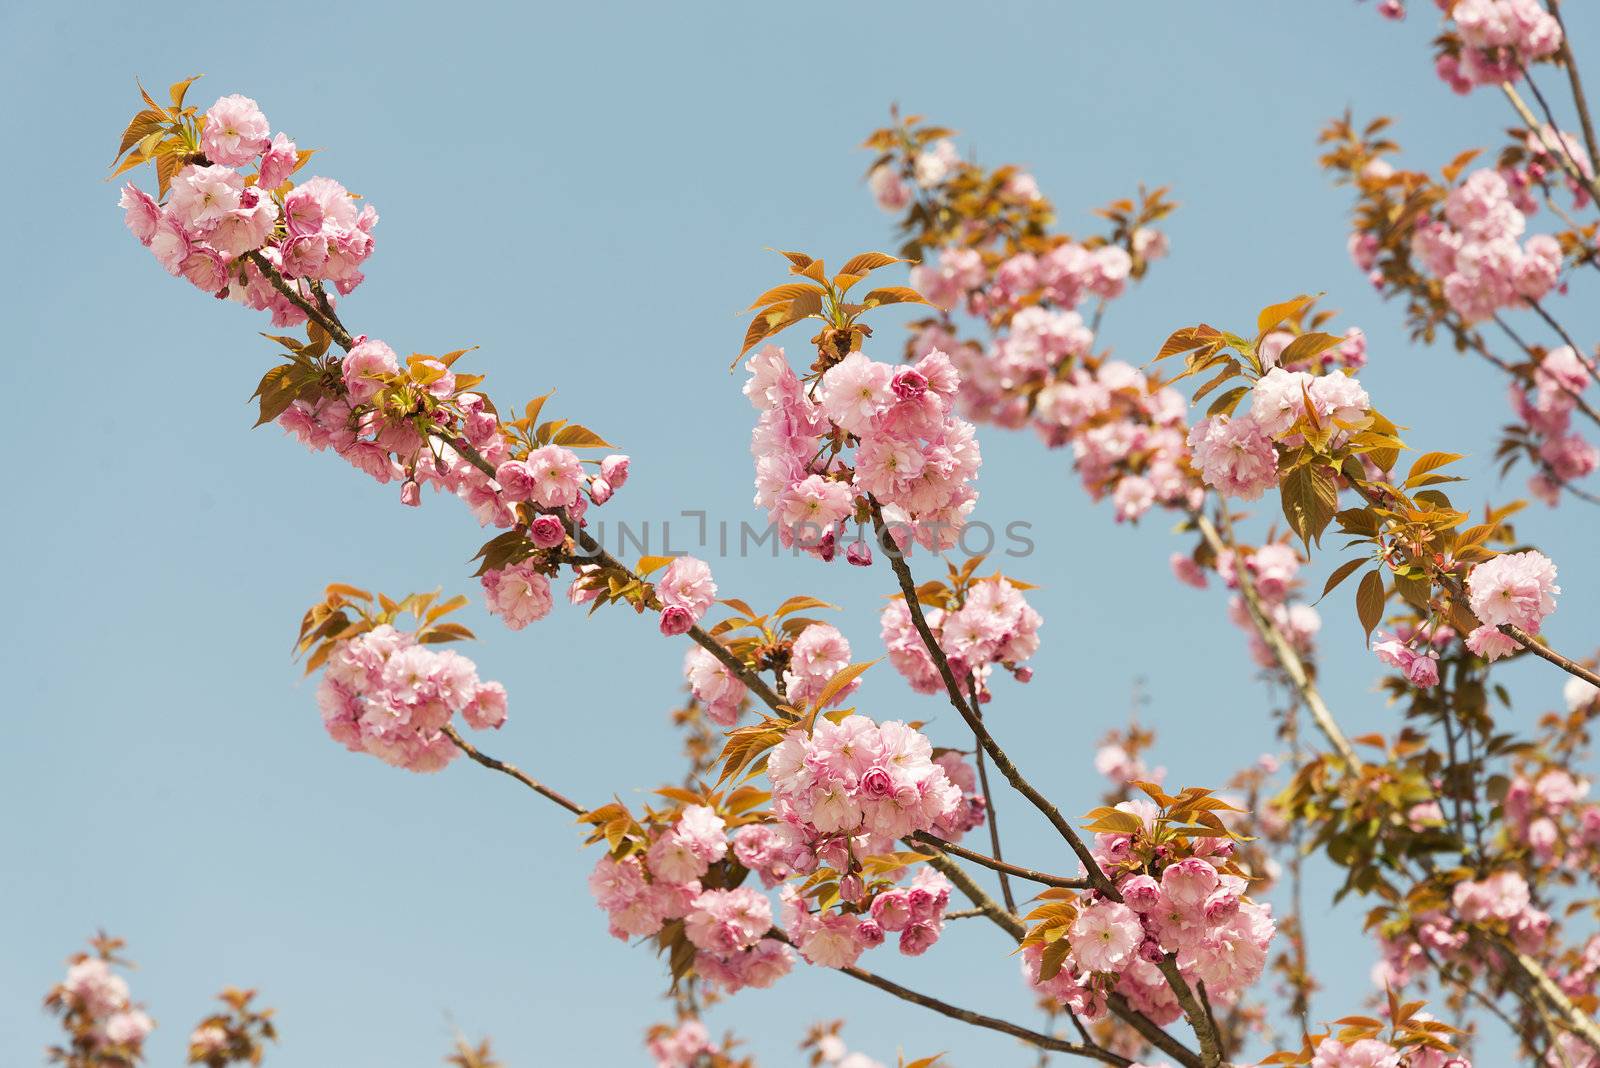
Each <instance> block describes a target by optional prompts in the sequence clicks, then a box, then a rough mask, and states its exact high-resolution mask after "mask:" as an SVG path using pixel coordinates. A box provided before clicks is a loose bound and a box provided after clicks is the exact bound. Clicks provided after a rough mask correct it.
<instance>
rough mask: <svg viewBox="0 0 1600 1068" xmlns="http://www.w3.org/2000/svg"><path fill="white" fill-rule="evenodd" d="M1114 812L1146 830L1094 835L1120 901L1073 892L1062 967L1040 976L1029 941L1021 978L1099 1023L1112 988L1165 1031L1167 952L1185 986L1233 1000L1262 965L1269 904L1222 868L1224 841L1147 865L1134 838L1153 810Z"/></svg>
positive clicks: (1037, 950) (1123, 807) (1149, 825)
mask: <svg viewBox="0 0 1600 1068" xmlns="http://www.w3.org/2000/svg"><path fill="white" fill-rule="evenodd" d="M1116 807H1117V809H1118V810H1120V811H1123V812H1129V813H1133V814H1134V815H1136V816H1138V817H1139V819H1140V820H1141V822H1142V824H1143V826H1144V830H1142V831H1141V832H1140V833H1139V835H1137V836H1135V835H1126V834H1104V833H1101V834H1096V835H1095V843H1094V853H1095V857H1096V860H1097V861H1098V863H1099V864H1100V866H1101V867H1102V869H1104V870H1105V871H1106V872H1107V874H1108V875H1110V876H1111V877H1112V879H1113V880H1114V881H1115V884H1116V887H1117V893H1118V896H1119V897H1120V898H1121V900H1114V899H1112V898H1108V897H1103V896H1101V895H1100V894H1099V893H1098V892H1093V891H1091V892H1086V893H1085V894H1083V895H1082V896H1080V898H1079V899H1078V911H1077V915H1076V917H1075V918H1074V919H1073V921H1072V924H1071V926H1070V927H1069V928H1068V932H1067V939H1068V943H1069V946H1070V949H1069V951H1068V953H1067V958H1066V961H1065V963H1064V964H1063V966H1062V968H1061V971H1060V972H1059V973H1057V974H1056V975H1054V976H1052V977H1051V978H1049V979H1045V980H1041V979H1040V975H1041V971H1040V964H1041V958H1042V955H1043V946H1041V945H1031V946H1029V947H1028V948H1027V950H1026V951H1025V952H1024V954H1023V969H1024V974H1025V976H1026V977H1027V978H1028V980H1029V982H1030V983H1032V984H1033V986H1034V987H1035V988H1036V989H1038V990H1040V991H1041V992H1043V993H1046V994H1049V995H1050V996H1052V997H1054V998H1056V999H1057V1000H1059V1001H1061V1002H1062V1003H1063V1004H1065V1005H1067V1006H1069V1007H1071V1008H1072V1009H1073V1010H1074V1011H1075V1012H1077V1013H1078V1014H1079V1015H1081V1016H1083V1017H1085V1018H1086V1019H1099V1018H1100V1017H1102V1016H1103V1015H1104V1014H1105V1011H1106V1005H1105V999H1106V995H1107V994H1109V993H1113V992H1114V993H1118V994H1120V995H1122V996H1123V997H1124V998H1126V999H1127V1001H1128V1003H1129V1004H1131V1005H1132V1006H1133V1007H1134V1008H1135V1009H1137V1010H1139V1011H1140V1012H1143V1013H1145V1014H1146V1015H1148V1016H1150V1018H1151V1019H1152V1020H1154V1021H1155V1022H1156V1023H1158V1024H1162V1025H1165V1024H1168V1023H1171V1022H1172V1021H1174V1020H1176V1019H1178V1017H1179V1016H1181V1015H1182V1009H1181V1008H1180V1007H1179V1005H1178V1002H1177V999H1176V997H1175V996H1174V995H1173V993H1172V990H1171V988H1170V987H1169V986H1168V984H1167V982H1166V979H1165V978H1164V977H1163V976H1162V974H1161V971H1160V968H1159V964H1160V962H1161V961H1162V960H1163V959H1165V958H1166V957H1167V956H1168V955H1171V956H1172V958H1173V960H1174V962H1175V963H1176V965H1177V967H1178V970H1179V972H1180V973H1181V974H1182V975H1183V976H1184V978H1185V979H1186V980H1187V981H1188V982H1189V983H1190V985H1191V986H1192V985H1194V984H1195V983H1197V982H1199V981H1204V983H1205V985H1206V992H1207V993H1208V994H1209V995H1210V997H1211V998H1212V999H1213V1000H1214V1001H1220V1002H1221V1003H1224V1004H1232V1003H1233V1002H1235V1001H1236V1000H1237V999H1238V997H1239V996H1240V995H1241V994H1242V993H1243V991H1244V990H1245V989H1246V988H1247V987H1249V986H1250V985H1251V984H1253V983H1254V982H1255V981H1256V980H1257V979H1258V978H1260V976H1261V973H1262V970H1263V969H1264V967H1265V965H1266V959H1267V947H1268V945H1269V944H1270V943H1271V941H1272V937H1273V935H1274V933H1275V932H1276V925H1275V924H1274V922H1273V919H1272V910H1271V907H1270V906H1268V905H1264V904H1260V903H1257V902H1255V901H1252V900H1250V899H1248V898H1246V897H1245V896H1244V891H1245V885H1246V884H1245V880H1244V879H1243V878H1241V877H1240V876H1238V875H1235V874H1231V873H1229V872H1227V871H1224V870H1223V868H1224V867H1225V866H1226V864H1227V860H1228V858H1229V857H1230V856H1231V855H1232V853H1233V848H1232V846H1233V843H1232V841H1231V840H1229V839H1225V838H1222V839H1217V838H1207V839H1196V840H1195V841H1194V843H1193V848H1194V849H1195V850H1196V852H1195V854H1194V855H1191V856H1188V857H1184V858H1182V859H1176V858H1171V859H1168V858H1166V857H1164V856H1163V855H1162V854H1161V853H1157V854H1156V855H1155V859H1154V860H1152V861H1149V862H1146V861H1144V860H1141V859H1140V856H1139V850H1138V849H1137V848H1136V840H1137V839H1138V838H1141V837H1143V836H1144V835H1145V834H1146V832H1147V831H1149V830H1153V829H1154V827H1155V818H1156V816H1157V815H1158V811H1159V810H1158V809H1157V808H1156V807H1155V806H1154V805H1153V804H1151V803H1150V802H1148V801H1144V800H1136V801H1125V802H1122V803H1121V804H1119V805H1117V806H1116ZM1202 851H1204V852H1202Z"/></svg>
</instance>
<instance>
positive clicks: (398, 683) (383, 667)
mask: <svg viewBox="0 0 1600 1068" xmlns="http://www.w3.org/2000/svg"><path fill="white" fill-rule="evenodd" d="M317 704H318V706H319V707H320V708H321V709H322V723H323V726H324V727H326V728H327V731H328V734H329V735H330V736H331V737H332V738H333V740H334V741H336V742H339V743H341V744H342V745H344V746H345V748H347V749H349V750H350V751H351V752H355V753H371V754H372V755H373V756H375V757H377V758H378V759H380V760H382V761H383V762H384V763H386V764H392V765H394V766H395V767H400V768H406V769H407V770H410V771H438V770H439V769H440V768H442V767H444V766H445V765H446V764H448V763H450V761H451V760H453V759H454V758H455V756H456V752H457V750H456V746H455V743H453V742H452V741H451V740H450V738H449V736H448V735H447V734H445V733H444V728H445V727H446V726H447V725H448V724H449V723H450V721H451V719H452V718H453V717H454V716H456V715H457V714H459V715H460V716H461V718H462V719H463V720H465V721H466V724H467V726H469V727H471V728H473V729H475V730H483V729H486V728H490V727H495V728H498V727H499V726H500V725H501V724H502V723H504V722H505V719H506V691H505V687H503V686H501V685H500V684H499V683H498V682H481V681H479V679H478V669H477V667H476V665H474V664H473V662H472V661H471V660H468V659H467V658H466V657H464V656H462V655H461V654H460V653H457V652H455V651H453V650H449V649H442V650H441V649H431V648H429V647H428V646H426V645H421V644H418V643H417V641H416V639H415V638H414V637H413V636H412V635H410V634H407V633H405V632H403V631H398V630H396V629H395V628H394V627H392V626H390V625H389V624H387V623H384V624H381V625H379V626H377V627H374V628H372V629H371V630H369V631H367V632H365V633H363V634H359V635H357V636H356V637H354V638H350V639H348V640H346V641H343V642H340V643H339V644H338V646H337V647H336V648H335V649H334V651H333V653H332V655H330V656H329V657H328V661H327V665H326V667H325V668H324V669H323V674H322V682H321V684H320V685H319V686H318V687H317Z"/></svg>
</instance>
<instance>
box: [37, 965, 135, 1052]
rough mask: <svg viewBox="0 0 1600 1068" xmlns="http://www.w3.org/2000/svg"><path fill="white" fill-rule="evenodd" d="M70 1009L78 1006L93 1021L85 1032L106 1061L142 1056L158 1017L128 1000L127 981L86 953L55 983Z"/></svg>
mask: <svg viewBox="0 0 1600 1068" xmlns="http://www.w3.org/2000/svg"><path fill="white" fill-rule="evenodd" d="M55 992H56V993H58V994H59V995H61V997H62V998H63V999H64V1001H65V1002H66V1003H67V1006H68V1008H69V1009H77V1010H79V1011H81V1012H82V1013H83V1014H84V1015H85V1016H86V1017H88V1019H89V1021H90V1023H89V1026H88V1030H87V1033H86V1034H85V1035H84V1036H83V1037H85V1038H86V1039H87V1040H88V1041H89V1042H90V1043H92V1044H93V1046H94V1051H95V1060H94V1062H93V1063H96V1064H98V1063H101V1061H100V1058H102V1057H103V1058H104V1063H106V1064H124V1063H126V1064H134V1063H137V1062H139V1061H140V1060H142V1059H143V1049H144V1040H145V1039H146V1038H148V1037H149V1035H150V1032H151V1031H153V1030H155V1026H156V1024H155V1021H154V1020H152V1019H151V1018H150V1017H149V1016H148V1015H147V1014H146V1013H145V1012H144V1010H143V1009H140V1008H138V1007H137V1006H135V1005H134V1004H133V1003H132V1002H130V1001H129V1000H128V983H127V980H125V979H123V978H122V976H120V975H118V974H117V973H116V972H114V971H112V969H111V964H110V963H109V962H108V961H106V960H103V959H101V958H100V957H85V958H84V959H83V960H80V961H77V962H76V963H74V964H71V965H69V966H68V968H67V974H66V978H64V979H63V980H62V981H61V983H60V985H58V986H57V987H56V991H55Z"/></svg>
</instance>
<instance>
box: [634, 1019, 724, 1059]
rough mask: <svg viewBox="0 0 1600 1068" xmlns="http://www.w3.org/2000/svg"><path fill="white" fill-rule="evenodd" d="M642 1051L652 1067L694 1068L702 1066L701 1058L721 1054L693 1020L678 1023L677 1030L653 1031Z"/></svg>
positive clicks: (673, 1028)
mask: <svg viewBox="0 0 1600 1068" xmlns="http://www.w3.org/2000/svg"><path fill="white" fill-rule="evenodd" d="M645 1049H646V1050H648V1051H649V1053H650V1058H651V1059H652V1060H653V1061H654V1062H655V1068H696V1066H697V1065H700V1064H703V1063H705V1062H704V1060H703V1058H705V1057H709V1056H715V1055H716V1054H719V1053H721V1052H722V1047H721V1046H719V1045H717V1043H715V1042H713V1041H712V1040H711V1033H710V1032H709V1031H707V1030H706V1025H705V1024H703V1023H701V1022H700V1021H699V1020H697V1019H694V1018H693V1017H689V1018H687V1019H684V1020H680V1021H678V1026H677V1027H672V1028H669V1027H664V1026H663V1027H658V1028H653V1029H652V1030H651V1033H650V1036H649V1038H648V1039H646V1041H645Z"/></svg>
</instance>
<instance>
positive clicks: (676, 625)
mask: <svg viewBox="0 0 1600 1068" xmlns="http://www.w3.org/2000/svg"><path fill="white" fill-rule="evenodd" d="M692 626H694V616H692V615H691V614H690V613H689V610H688V609H687V608H684V607H683V606H682V605H676V604H672V605H668V606H667V607H665V608H663V609H662V610H661V633H662V634H665V635H666V636H667V637H669V638H674V637H677V636H678V635H679V634H687V633H689V628H690V627H692Z"/></svg>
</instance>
